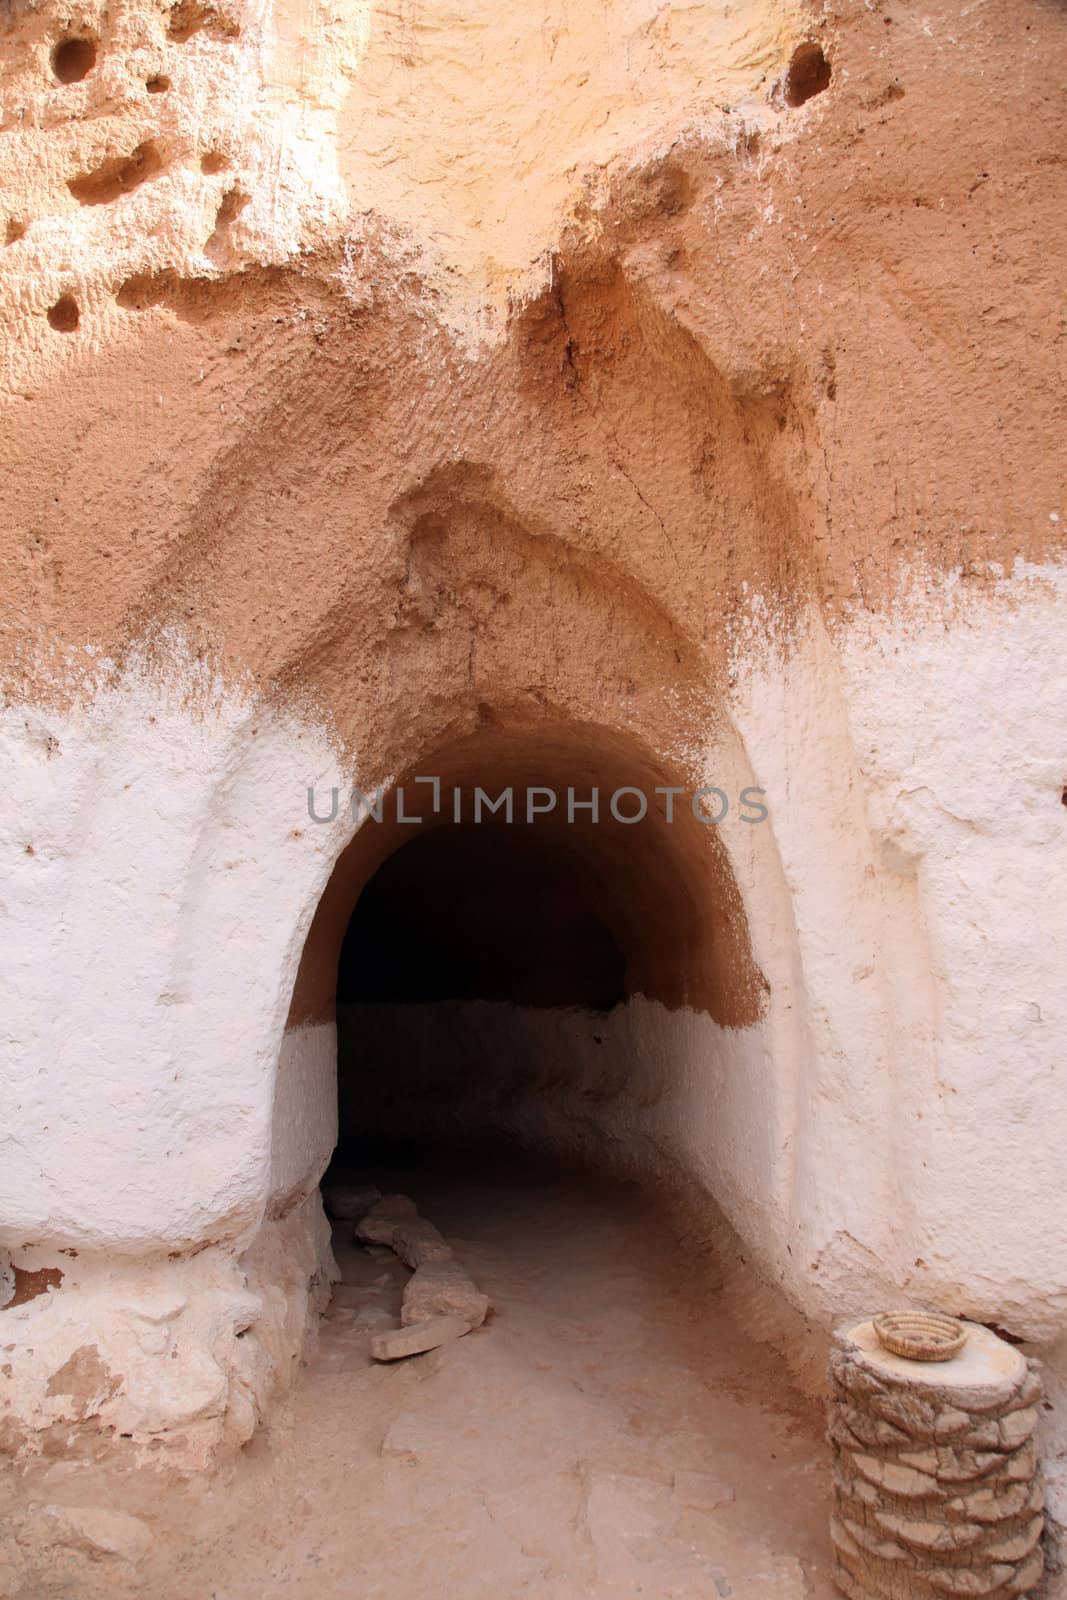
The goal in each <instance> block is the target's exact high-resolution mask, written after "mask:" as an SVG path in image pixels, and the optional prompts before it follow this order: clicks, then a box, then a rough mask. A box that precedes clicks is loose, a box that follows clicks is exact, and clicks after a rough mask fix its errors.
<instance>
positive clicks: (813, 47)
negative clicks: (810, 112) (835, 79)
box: [785, 42, 830, 106]
mask: <svg viewBox="0 0 1067 1600" xmlns="http://www.w3.org/2000/svg"><path fill="white" fill-rule="evenodd" d="M829 87H830V63H829V61H827V59H826V57H825V55H824V54H823V51H822V47H821V45H817V44H815V43H813V42H808V43H807V44H801V45H798V46H797V48H796V49H795V50H794V51H793V54H792V57H791V59H790V62H789V70H788V71H787V72H786V75H785V103H786V105H787V106H802V105H804V104H805V103H806V102H807V101H808V100H810V99H811V98H812V97H813V96H814V95H817V94H822V92H823V90H824V89H828V88H829Z"/></svg>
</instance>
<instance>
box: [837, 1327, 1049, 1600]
mask: <svg viewBox="0 0 1067 1600" xmlns="http://www.w3.org/2000/svg"><path fill="white" fill-rule="evenodd" d="M965 1327H966V1328H967V1333H968V1338H967V1342H966V1344H965V1345H964V1346H963V1349H962V1350H961V1351H960V1352H959V1354H958V1355H956V1356H954V1357H953V1358H952V1359H951V1360H950V1361H945V1362H925V1361H908V1360H903V1359H902V1358H901V1357H900V1356H896V1355H892V1354H891V1353H890V1352H889V1351H888V1350H885V1349H883V1347H882V1345H881V1344H880V1343H879V1340H878V1336H877V1334H876V1333H875V1331H874V1325H873V1323H871V1322H862V1323H860V1324H859V1325H858V1326H857V1327H854V1328H850V1329H848V1331H847V1332H842V1333H838V1334H837V1335H836V1337H835V1339H834V1349H833V1354H832V1356H831V1358H830V1382H831V1397H830V1441H831V1443H832V1445H833V1451H834V1497H835V1507H834V1516H833V1520H832V1524H831V1534H832V1538H833V1544H834V1556H835V1578H836V1581H837V1584H838V1587H839V1588H840V1589H841V1590H842V1592H843V1593H844V1594H846V1595H848V1596H849V1597H850V1600H945V1597H946V1596H948V1597H953V1596H967V1597H969V1596H976V1597H977V1596H981V1597H982V1600H1008V1597H1009V1596H1010V1597H1012V1600H1018V1597H1019V1596H1024V1595H1028V1594H1030V1593H1031V1591H1032V1590H1033V1589H1034V1588H1035V1587H1036V1586H1037V1584H1038V1583H1039V1582H1040V1580H1041V1575H1042V1571H1043V1566H1044V1560H1043V1553H1042V1543H1041V1539H1042V1533H1043V1531H1044V1495H1043V1492H1042V1485H1041V1482H1040V1478H1039V1475H1038V1470H1037V1452H1036V1447H1035V1443H1034V1427H1035V1424H1036V1422H1037V1405H1038V1402H1039V1401H1040V1398H1041V1380H1040V1378H1039V1376H1038V1372H1037V1369H1036V1366H1035V1365H1034V1364H1032V1363H1030V1362H1028V1361H1027V1360H1026V1358H1025V1357H1023V1356H1021V1355H1020V1354H1019V1352H1018V1351H1017V1350H1016V1349H1014V1348H1013V1346H1011V1345H1009V1344H1006V1343H1005V1342H1004V1340H1003V1339H998V1338H997V1336H996V1335H995V1334H993V1333H990V1332H989V1330H988V1329H987V1328H983V1327H980V1326H978V1325H977V1324H974V1323H966V1324H965Z"/></svg>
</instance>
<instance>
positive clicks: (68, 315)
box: [48, 294, 81, 333]
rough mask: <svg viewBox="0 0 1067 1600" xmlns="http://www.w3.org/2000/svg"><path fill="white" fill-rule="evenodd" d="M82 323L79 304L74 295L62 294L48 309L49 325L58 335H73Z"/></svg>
mask: <svg viewBox="0 0 1067 1600" xmlns="http://www.w3.org/2000/svg"><path fill="white" fill-rule="evenodd" d="M80 321H81V314H80V312H79V311H78V302H77V300H75V298H74V296H73V295H72V294H61V295H60V297H59V299H58V300H57V301H56V303H55V305H54V306H49V308H48V323H49V326H50V327H52V328H54V329H55V330H56V332H57V333H73V332H74V330H75V328H76V327H77V326H78V323H79V322H80Z"/></svg>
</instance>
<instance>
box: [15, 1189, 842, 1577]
mask: <svg viewBox="0 0 1067 1600" xmlns="http://www.w3.org/2000/svg"><path fill="white" fill-rule="evenodd" d="M369 1175H370V1176H372V1177H374V1178H375V1179H376V1180H377V1181H379V1182H380V1181H381V1179H382V1176H383V1174H382V1173H380V1172H377V1173H373V1174H369ZM388 1176H393V1174H389V1175H388ZM395 1176H396V1177H397V1178H398V1179H399V1181H400V1183H402V1185H403V1187H404V1189H405V1190H406V1192H408V1193H411V1194H412V1195H413V1196H414V1198H415V1199H416V1200H417V1201H418V1203H419V1206H420V1209H421V1210H422V1211H423V1213H424V1214H425V1215H426V1216H427V1217H429V1218H430V1219H431V1220H433V1221H434V1222H435V1223H436V1224H437V1225H438V1226H439V1227H440V1228H441V1229H442V1231H443V1232H444V1233H445V1234H446V1236H447V1237H448V1238H449V1240H450V1241H451V1242H452V1244H453V1245H454V1247H455V1250H456V1253H457V1255H458V1256H459V1258H460V1260H461V1261H462V1262H463V1264H464V1265H465V1266H466V1267H467V1269H468V1270H469V1271H470V1273H471V1274H472V1276H473V1277H474V1278H475V1280H476V1281H477V1283H478V1284H479V1285H480V1286H481V1287H483V1288H484V1289H486V1290H487V1291H488V1293H489V1294H490V1295H491V1296H492V1298H493V1302H494V1306H495V1310H494V1313H493V1314H492V1316H491V1319H490V1321H489V1322H488V1323H487V1325H486V1326H485V1327H484V1328H482V1329H480V1330H479V1331H478V1332H476V1333H473V1334H471V1335H469V1336H468V1337H467V1338H465V1339H462V1340H461V1341H460V1342H459V1343H458V1344H453V1345H451V1346H449V1347H447V1348H445V1349H442V1350H438V1351H435V1352H433V1353H431V1354H429V1355H424V1356H419V1357H416V1358H413V1359H411V1360H409V1361H405V1362H400V1363H397V1364H395V1365H391V1366H381V1365H376V1364H375V1363H373V1362H372V1361H371V1359H370V1356H369V1353H368V1345H369V1338H370V1332H371V1330H372V1329H377V1328H380V1327H382V1326H388V1325H391V1324H393V1323H395V1322H396V1320H397V1314H398V1311H399V1306H400V1296H401V1291H402V1288H403V1284H404V1282H405V1280H406V1278H407V1276H408V1274H407V1272H406V1270H405V1269H404V1268H403V1267H401V1266H400V1264H399V1263H398V1262H397V1261H396V1259H395V1258H394V1257H392V1255H391V1254H390V1253H388V1252H385V1251H379V1250H375V1251H374V1252H373V1253H368V1252H367V1251H366V1250H364V1249H363V1248H362V1247H361V1246H357V1245H354V1244H353V1243H352V1241H351V1234H352V1225H351V1224H348V1223H341V1224H338V1225H337V1226H336V1230H335V1240H336V1251H337V1259H338V1263H339V1265H340V1267H341V1269H342V1272H343V1282H342V1283H341V1284H339V1285H338V1287H337V1292H336V1294H335V1297H334V1300H333V1302H332V1304H331V1306H330V1308H329V1311H328V1313H327V1315H326V1318H325V1320H324V1323H323V1327H322V1334H321V1339H320V1342H319V1346H318V1349H317V1351H316V1352H315V1354H314V1355H313V1356H312V1358H311V1359H310V1361H309V1363H308V1366H307V1368H306V1370H305V1371H304V1372H303V1374H302V1375H301V1377H300V1379H299V1381H298V1383H297V1385H296V1387H295V1389H294V1391H293V1392H292V1394H291V1395H290V1396H289V1398H288V1399H286V1400H284V1401H282V1402H281V1403H280V1404H279V1405H278V1406H277V1407H276V1409H275V1411H274V1412H273V1415H272V1417H271V1420H270V1424H269V1426H268V1427H266V1428H264V1429H262V1430H261V1431H260V1432H259V1433H258V1434H257V1435H256V1437H255V1438H254V1439H253V1441H252V1442H251V1443H250V1444H249V1445H248V1446H247V1447H246V1448H245V1450H244V1451H243V1452H242V1454H241V1456H240V1458H239V1459H238V1460H237V1461H236V1462H235V1463H234V1464H233V1465H231V1466H230V1467H228V1468H227V1469H225V1470H224V1471H223V1472H222V1473H221V1474H218V1475H216V1476H215V1477H213V1478H211V1479H199V1480H194V1481H191V1482H185V1483H171V1484H168V1485H166V1486H165V1487H164V1486H163V1485H162V1484H161V1483H160V1481H159V1479H158V1477H157V1475H155V1474H147V1473H141V1474H130V1475H127V1476H125V1477H123V1478H115V1477H112V1476H110V1475H105V1474H104V1473H103V1472H102V1471H101V1469H100V1468H98V1467H97V1468H85V1467H75V1466H73V1465H71V1464H69V1463H60V1462H57V1463H53V1464H51V1465H38V1466H36V1467H35V1468H33V1469H32V1470H31V1471H30V1472H29V1473H27V1474H25V1475H22V1476H21V1477H19V1478H17V1479H16V1478H10V1479H9V1480H8V1482H7V1484H6V1486H5V1489H4V1491H3V1500H2V1501H0V1516H3V1518H4V1520H5V1521H6V1522H7V1528H8V1532H7V1534H6V1536H4V1537H3V1539H2V1541H0V1592H2V1593H3V1594H4V1596H5V1600H6V1597H7V1596H10V1597H11V1600H52V1597H55V1600H58V1597H63V1600H68V1597H69V1600H90V1597H95V1596H97V1595H100V1596H103V1595H105V1594H106V1595H108V1596H115V1595H130V1596H134V1595H135V1596H138V1597H139V1600H140V1597H143V1596H152V1597H153V1600H269V1597H273V1596H285V1597H286V1600H335V1597H336V1600H342V1597H344V1600H352V1597H355V1596H358V1597H359V1600H421V1597H423V1596H426V1597H430V1596H434V1597H436V1596H442V1597H443V1596H446V1595H447V1596H449V1597H450V1600H452V1597H455V1600H483V1597H484V1600H490V1597H491V1600H508V1597H509V1596H514V1595H520V1594H523V1595H524V1594H527V1593H529V1594H534V1595H537V1596H543V1597H545V1600H574V1597H578V1596H589V1597H601V1596H603V1597H608V1596H616V1595H618V1596H622V1595H646V1596H648V1597H650V1600H673V1597H689V1596H693V1597H696V1596H700V1597H701V1600H707V1597H711V1600H731V1597H736V1600H828V1597H829V1596H830V1595H831V1594H832V1593H833V1591H832V1587H831V1585H830V1581H829V1577H828V1541H827V1536H826V1521H827V1512H828V1496H829V1466H828V1451H827V1448H826V1446H825V1444H824V1441H823V1438H822V1432H821V1423H820V1419H819V1416H818V1414H817V1411H816V1410H815V1408H813V1407H811V1406H809V1405H807V1404H806V1403H804V1402H802V1401H800V1400H798V1398H797V1397H796V1395H795V1394H794V1393H793V1392H792V1391H791V1390H790V1388H789V1386H788V1384H787V1382H786V1380H785V1377H784V1375H782V1374H781V1369H780V1366H779V1364H778V1362H777V1360H776V1358H775V1357H774V1356H773V1354H772V1352H771V1351H770V1350H769V1349H768V1348H767V1347H766V1346H761V1345H756V1344H753V1343H752V1342H751V1341H750V1340H749V1339H748V1338H746V1336H745V1335H744V1334H743V1333H742V1332H741V1331H740V1330H739V1329H738V1328H737V1326H736V1325H735V1324H734V1323H733V1322H732V1321H731V1320H730V1319H729V1317H728V1316H727V1314H726V1313H725V1311H723V1310H722V1309H721V1308H720V1307H717V1305H716V1302H715V1298H714V1295H713V1294H711V1293H710V1292H709V1290H708V1288H707V1283H706V1274H705V1273H704V1271H703V1270H702V1269H701V1268H699V1267H698V1268H696V1269H694V1267H693V1265H692V1264H691V1263H690V1262H687V1261H686V1260H685V1259H683V1257H682V1254H681V1252H680V1250H679V1248H678V1246H677V1245H676V1244H675V1243H674V1241H673V1237H672V1235H671V1233H670V1231H669V1229H668V1227H667V1225H666V1222H665V1221H664V1219H663V1217H662V1216H660V1215H659V1214H658V1213H657V1211H656V1210H655V1208H654V1207H653V1206H652V1205H651V1204H650V1202H649V1201H648V1200H647V1199H645V1198H644V1197H643V1196H642V1195H641V1194H640V1193H639V1192H638V1190H637V1189H636V1188H634V1187H630V1186H628V1187H624V1188H620V1187H611V1186H607V1187H605V1186H604V1185H600V1184H593V1183H591V1182H588V1181H584V1180H580V1179H576V1178H574V1177H571V1176H563V1177H561V1176H560V1175H559V1174H558V1173H554V1172H546V1171H544V1170H541V1169H536V1168H525V1167H523V1168H512V1169H511V1170H509V1171H508V1172H506V1173H503V1174H502V1173H501V1172H500V1171H499V1170H497V1171H496V1173H495V1174H494V1173H486V1172H485V1171H481V1170H479V1171H476V1172H475V1171H473V1170H471V1171H470V1173H469V1175H467V1176H463V1177H459V1178H457V1177H456V1176H455V1174H454V1169H453V1175H452V1176H445V1175H443V1172H442V1169H441V1168H440V1167H438V1168H429V1169H427V1168H423V1169H421V1170H414V1171H412V1170H408V1171H405V1172H402V1173H398V1174H396V1175H395ZM702 1281H703V1284H704V1286H703V1287H702ZM87 1508H88V1510H87ZM134 1518H136V1519H137V1520H136V1521H135V1520H133V1519H134ZM86 1530H88V1536H87V1534H86ZM57 1538H58V1542H56V1541H57ZM108 1544H110V1545H111V1546H113V1547H114V1550H115V1553H114V1554H108V1553H106V1550H105V1549H104V1548H102V1546H106V1545H108Z"/></svg>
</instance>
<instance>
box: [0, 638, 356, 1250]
mask: <svg viewBox="0 0 1067 1600" xmlns="http://www.w3.org/2000/svg"><path fill="white" fill-rule="evenodd" d="M335 770H336V760H335V757H334V755H333V752H332V751H331V748H330V745H329V743H328V741H327V739H326V737H325V735H324V734H323V733H322V731H321V730H319V729H316V728H314V727H306V726H300V725H299V724H298V723H296V722H295V720H292V719H286V718H284V717H282V716H279V715H277V714H275V713H273V712H270V711H268V710H266V709H264V708H263V707H257V706H256V705H255V703H254V702H253V700H252V699H251V698H250V697H249V696H247V695H246V694H244V693H243V692H241V690H240V689H236V690H234V689H223V688H221V687H220V686H219V685H218V684H216V683H214V682H211V681H205V680H204V679H203V678H202V676H201V675H200V674H199V673H198V671H197V669H196V668H195V666H194V665H193V664H191V663H183V662H182V661H181V660H180V658H179V660H178V661H177V662H176V663H175V666H174V670H173V673H172V675H171V676H170V677H169V678H168V679H167V680H165V681H161V680H160V678H159V677H158V676H154V675H152V674H150V673H148V672H147V671H146V670H143V669H134V670H132V671H131V672H129V673H127V674H125V675H124V676H123V677H122V678H121V680H120V681H119V682H118V683H117V684H113V685H111V686H108V687H104V688H101V689H99V690H98V691H97V692H96V693H94V694H93V695H92V696H91V697H87V698H86V699H85V700H83V701H82V702H81V703H79V704H77V705H75V706H74V707H73V708H71V709H69V710H67V711H64V712H59V711H51V710H42V709H38V708H35V707H32V706H8V707H7V708H6V709H5V710H4V711H3V713H2V714H0V783H2V784H3V795H2V801H0V829H2V834H0V844H2V852H3V862H4V878H3V884H2V889H0V940H2V943H3V948H4V950H5V953H6V961H5V964H6V968H7V979H8V982H7V994H6V997H5V1002H4V1021H5V1026H6V1029H7V1042H6V1049H5V1051H4V1057H3V1064H2V1067H0V1244H7V1245H9V1246H21V1245H24V1244H27V1243H36V1242H39V1241H45V1240H47V1241H48V1242H49V1243H50V1244H51V1245H53V1246H55V1247H58V1246H68V1247H75V1248H78V1249H86V1248H90V1249H91V1248H107V1249H108V1250H109V1251H111V1252H114V1251H128V1252H131V1253H139V1254H143V1253H145V1252H148V1251H151V1250H155V1249H159V1250H175V1249H183V1248H186V1247H188V1246H190V1245H193V1244H197V1243H200V1242H204V1241H208V1240H210V1241H212V1242H218V1241H220V1240H222V1239H225V1238H229V1239H236V1238H239V1237H241V1236H242V1235H244V1234H247V1233H248V1232H249V1231H250V1230H252V1229H254V1228H255V1227H256V1226H257V1224H258V1222H259V1220H260V1218H261V1217H262V1215H263V1213H264V1210H265V1208H266V1206H267V1203H268V1197H269V1191H270V1185H271V1175H270V1174H271V1123H272V1118H271V1108H272V1104H273V1099H274V1080H275V1068H276V1065H277V1062H278V1056H279V1049H280V1045H281V1040H282V1032H283V1027H284V1022H285V1016H286V1011H287V1009H288V1005H289V999H290V996H291V993H292V983H293V976H294V974H295V971H296V966H297V962H298V961H299V957H300V951H301V948H302V945H303V941H304V937H305V934H306V931H307V927H308V924H309V922H310V919H311V916H312V914H313V912H314V909H315V905H316V903H317V900H318V898H319V895H320V893H321V891H322V888H323V886H324V885H325V882H326V880H327V878H328V876H329V873H330V870H331V867H332V865H333V861H334V859H335V857H336V854H337V851H338V850H339V848H340V846H341V843H342V842H343V841H344V839H345V838H347V837H348V832H349V831H350V824H349V822H348V821H347V819H346V817H345V815H344V813H343V811H342V813H341V816H340V818H339V820H338V823H337V825H336V827H326V826H315V825H313V824H311V823H309V822H308V819H307V815H306V787H307V784H308V783H309V782H317V783H319V784H320V785H321V784H322V782H323V779H324V777H325V776H326V775H327V773H328V772H330V773H332V772H333V771H335ZM346 830H347V831H346ZM306 1131H307V1132H308V1135H309V1137H308V1139H307V1140H305V1143H304V1146H303V1148H304V1149H305V1153H306V1155H307V1158H308V1160H309V1162H310V1161H312V1160H317V1159H318V1157H319V1154H320V1149H319V1145H320V1144H321V1139H320V1140H319V1143H318V1144H317V1143H316V1140H315V1138H314V1137H312V1136H311V1135H310V1129H308V1130H306ZM321 1133H322V1124H321V1119H320V1123H319V1134H320V1135H321ZM278 1159H279V1160H281V1162H282V1165H283V1166H284V1167H285V1168H286V1171H287V1177H286V1181H287V1182H289V1183H292V1182H293V1181H294V1173H293V1163H294V1159H295V1153H294V1152H290V1153H289V1154H288V1155H284V1156H283V1155H279V1157H278Z"/></svg>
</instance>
